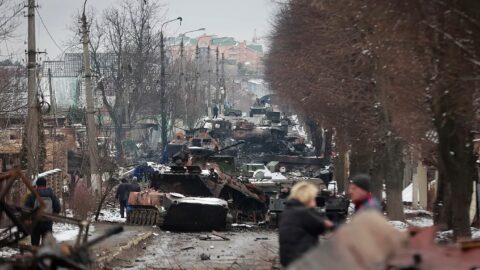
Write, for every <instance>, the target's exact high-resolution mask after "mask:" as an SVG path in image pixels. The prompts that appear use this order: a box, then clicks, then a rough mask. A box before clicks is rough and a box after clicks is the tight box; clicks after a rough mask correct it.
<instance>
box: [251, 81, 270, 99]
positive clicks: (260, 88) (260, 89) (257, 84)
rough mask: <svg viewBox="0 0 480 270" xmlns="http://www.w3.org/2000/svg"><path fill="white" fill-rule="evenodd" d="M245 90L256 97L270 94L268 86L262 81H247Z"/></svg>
mask: <svg viewBox="0 0 480 270" xmlns="http://www.w3.org/2000/svg"><path fill="white" fill-rule="evenodd" d="M247 89H248V91H249V92H250V93H252V94H255V95H256V96H257V97H263V96H265V95H268V94H271V92H270V89H269V87H268V84H267V83H266V82H265V81H264V80H262V79H250V80H248V86H247Z"/></svg>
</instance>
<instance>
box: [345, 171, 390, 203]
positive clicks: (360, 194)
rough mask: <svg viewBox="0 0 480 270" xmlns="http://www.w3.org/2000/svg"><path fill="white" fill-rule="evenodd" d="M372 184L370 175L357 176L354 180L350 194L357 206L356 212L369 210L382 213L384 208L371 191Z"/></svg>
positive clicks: (349, 188) (350, 187) (349, 189)
mask: <svg viewBox="0 0 480 270" xmlns="http://www.w3.org/2000/svg"><path fill="white" fill-rule="evenodd" d="M370 182H371V180H370V176H369V175H368V174H357V175H355V176H354V177H353V178H352V182H351V183H350V186H349V187H348V193H349V195H350V199H351V200H352V203H353V204H354V205H355V212H358V211H360V210H367V209H370V210H376V211H382V206H381V205H380V203H379V202H378V200H377V199H376V198H375V197H373V195H372V192H371V191H370Z"/></svg>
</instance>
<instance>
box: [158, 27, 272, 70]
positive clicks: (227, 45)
mask: <svg viewBox="0 0 480 270" xmlns="http://www.w3.org/2000/svg"><path fill="white" fill-rule="evenodd" d="M181 41H182V37H172V38H169V39H168V40H167V42H166V44H167V46H169V50H170V51H171V54H172V56H173V57H179V56H180V44H181ZM183 45H184V56H185V57H192V58H193V57H195V51H196V47H197V45H198V49H199V53H200V56H199V57H200V59H201V60H205V59H206V58H207V56H208V47H209V46H210V57H211V61H212V59H215V53H216V49H217V47H218V51H219V58H221V56H222V53H223V54H224V57H225V62H226V63H227V64H230V65H240V66H242V67H244V68H245V69H248V70H251V71H255V72H258V71H259V70H263V65H262V58H263V56H264V52H263V46H262V45H261V44H256V43H251V44H248V43H247V42H246V41H237V40H235V39H234V38H233V37H215V36H207V35H202V36H199V37H197V38H189V37H187V36H185V37H184V38H183ZM212 63H214V60H213V61H212Z"/></svg>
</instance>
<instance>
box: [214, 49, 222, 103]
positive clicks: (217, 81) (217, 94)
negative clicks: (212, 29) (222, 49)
mask: <svg viewBox="0 0 480 270" xmlns="http://www.w3.org/2000/svg"><path fill="white" fill-rule="evenodd" d="M218 53H219V51H218V46H217V49H216V51H215V105H217V107H218V106H219V105H220V104H218V103H219V101H220V79H219V74H218ZM220 112H221V111H220Z"/></svg>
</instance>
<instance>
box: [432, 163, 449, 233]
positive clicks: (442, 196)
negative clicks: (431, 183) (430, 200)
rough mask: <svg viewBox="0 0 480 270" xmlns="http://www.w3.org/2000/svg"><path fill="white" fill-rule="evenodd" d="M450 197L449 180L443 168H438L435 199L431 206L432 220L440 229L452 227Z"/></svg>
mask: <svg viewBox="0 0 480 270" xmlns="http://www.w3.org/2000/svg"><path fill="white" fill-rule="evenodd" d="M451 198H452V192H451V190H450V182H449V181H447V180H446V176H445V170H443V169H440V168H439V171H438V183H437V200H436V202H435V205H434V207H433V222H434V223H435V224H436V225H437V226H439V228H440V230H450V229H451V228H452V204H451V202H450V200H451Z"/></svg>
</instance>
